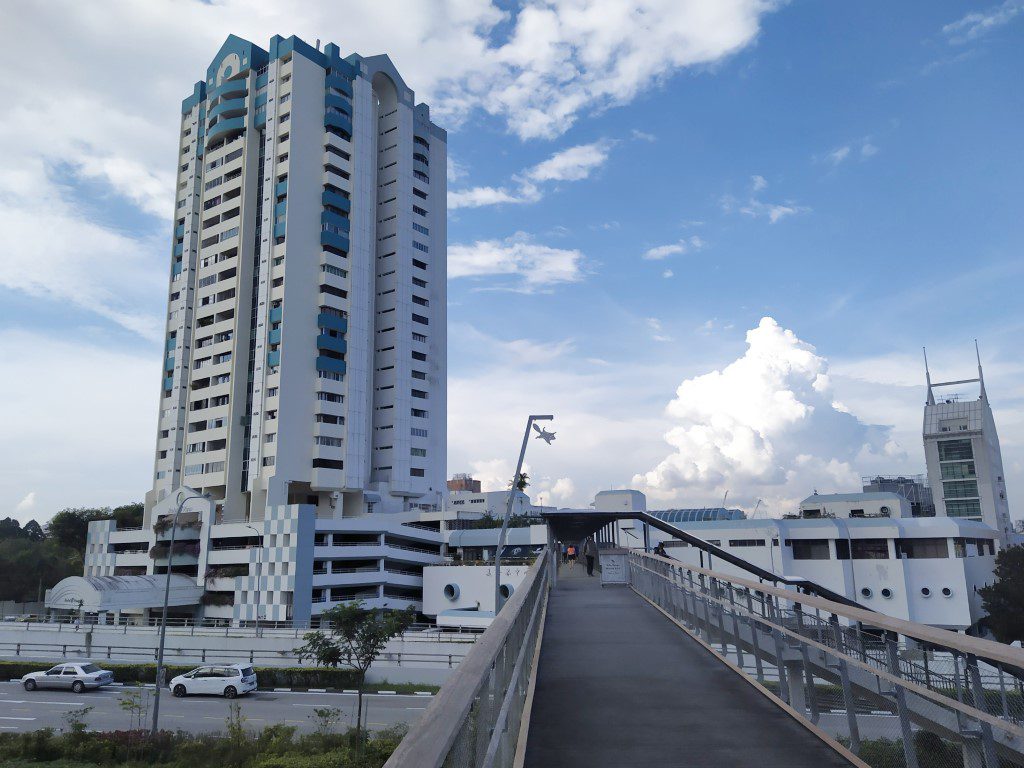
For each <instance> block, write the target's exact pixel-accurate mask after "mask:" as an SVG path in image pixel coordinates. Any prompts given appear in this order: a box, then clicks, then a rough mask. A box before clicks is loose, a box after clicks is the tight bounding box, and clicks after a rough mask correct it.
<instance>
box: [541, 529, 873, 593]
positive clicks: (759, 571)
mask: <svg viewBox="0 0 1024 768" xmlns="http://www.w3.org/2000/svg"><path fill="white" fill-rule="evenodd" d="M541 517H542V518H544V522H545V523H547V525H548V532H549V534H548V535H549V536H551V537H552V540H553V541H582V540H583V539H585V538H586V537H587V536H590V535H592V534H594V533H596V532H597V531H599V530H601V529H602V528H604V527H605V526H606V525H608V524H609V523H613V522H615V521H616V520H639V521H640V522H642V523H646V524H647V525H649V526H651V528H657V529H658V530H659V531H662V532H663V533H667V534H669V535H670V536H674V537H675V538H677V539H680V540H681V541H685V542H686V543H687V544H689V545H690V546H691V547H697V548H698V549H701V550H703V551H704V552H707V553H708V554H709V555H714V556H715V557H716V558H718V559H720V560H724V561H725V562H727V563H730V564H732V565H734V566H736V567H737V568H740V569H742V570H744V571H746V572H747V573H749V574H751V575H752V576H755V577H757V578H759V579H763V580H765V581H768V582H770V583H772V584H776V585H778V584H783V585H786V586H790V587H796V588H797V589H798V590H800V591H802V592H806V593H807V594H809V595H818V597H823V598H825V599H826V600H832V601H834V602H837V603H842V604H844V605H853V606H857V603H856V602H854V601H852V600H850V599H849V598H848V597H846V596H845V595H840V594H839V593H837V592H833V591H832V590H830V589H828V588H826V587H823V586H822V585H820V584H817V583H815V582H813V581H811V580H810V579H805V578H803V577H801V576H784V575H782V574H778V573H773V572H772V571H770V570H768V569H767V568H762V567H761V566H759V565H755V564H754V563H751V562H749V561H747V560H744V559H743V558H742V557H738V556H736V555H734V554H733V553H732V552H728V551H726V550H724V549H722V548H721V547H719V546H716V545H714V544H711V543H709V542H707V541H705V540H704V539H702V538H701V537H699V536H695V535H694V534H693V533H692V532H690V531H687V530H684V529H683V528H680V527H678V526H676V525H673V524H672V523H670V522H668V521H666V520H663V519H662V518H660V517H655V516H654V515H652V514H650V513H649V512H643V511H640V510H635V509H623V510H621V511H609V510H596V509H548V510H544V511H543V512H541ZM709 567H710V566H709Z"/></svg>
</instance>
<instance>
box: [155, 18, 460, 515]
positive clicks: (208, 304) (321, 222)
mask: <svg viewBox="0 0 1024 768" xmlns="http://www.w3.org/2000/svg"><path fill="white" fill-rule="evenodd" d="M318 48H319V45H318V46H317V47H316V48H314V47H312V46H309V45H307V44H306V43H304V42H302V41H301V40H299V39H297V38H294V37H292V38H289V39H287V40H285V39H282V38H281V37H274V38H273V39H272V40H271V41H270V46H269V51H265V50H263V49H261V48H259V47H257V46H256V45H254V44H252V43H250V42H248V41H245V40H241V39H239V38H237V37H234V36H231V37H229V38H228V40H227V41H226V42H225V43H224V45H223V47H222V48H221V50H220V52H219V53H218V54H217V56H216V58H215V59H214V61H213V63H212V64H211V65H210V67H209V68H208V69H207V72H206V77H205V78H204V80H203V81H202V82H199V83H197V84H196V86H195V90H194V92H193V94H192V95H191V96H189V97H188V98H187V99H185V101H184V102H183V104H182V118H181V143H180V147H179V153H178V175H177V198H176V203H175V223H174V241H173V248H172V268H171V278H170V286H169V291H168V293H169V298H168V316H167V334H166V358H165V364H164V371H165V373H164V379H163V383H162V389H161V409H160V420H159V434H158V438H157V447H156V461H155V469H154V473H155V474H154V482H153V491H152V493H151V494H150V496H149V498H148V499H147V501H148V504H147V506H148V507H149V508H151V507H152V506H153V504H155V503H156V502H157V501H159V499H161V498H163V497H164V496H165V495H166V494H167V493H168V492H169V491H170V490H171V489H173V488H175V487H177V486H179V485H187V486H190V487H193V488H197V489H199V490H201V491H204V492H208V493H210V494H212V496H213V498H214V500H215V503H216V509H217V517H218V520H220V521H223V522H229V521H243V520H248V521H252V520H261V519H263V517H264V516H265V510H266V509H267V508H268V507H274V506H279V505H286V504H309V505H314V506H316V507H317V511H318V512H317V513H318V516H342V517H348V516H357V515H360V514H363V513H369V512H376V511H402V510H408V509H413V508H417V507H418V506H424V507H436V506H437V505H439V504H440V503H441V502H442V500H443V494H444V492H445V490H446V487H445V451H446V445H445V428H446V403H445V397H446V391H445V390H446V384H445V372H446V359H445V354H446V330H445V328H446V317H445V295H446V291H445V276H446V267H445V261H446V258H445V256H446V229H445V226H446V224H445V215H446V206H445V197H446V181H445V167H446V158H447V154H446V135H445V132H444V131H443V130H442V129H440V128H438V127H437V126H436V125H434V124H433V123H432V122H431V121H430V114H429V109H428V107H427V105H425V104H418V105H417V104H415V103H414V100H413V93H412V91H411V90H410V89H409V88H408V86H406V85H405V83H404V81H403V80H402V78H401V77H400V75H399V74H398V72H397V70H396V69H395V67H394V66H393V64H392V63H391V61H390V59H388V57H387V56H372V57H366V58H364V57H360V56H358V55H353V56H349V57H347V58H342V56H341V54H340V52H339V50H338V47H337V46H336V45H333V44H331V45H327V46H326V47H325V48H324V49H323V50H322V51H321V50H318Z"/></svg>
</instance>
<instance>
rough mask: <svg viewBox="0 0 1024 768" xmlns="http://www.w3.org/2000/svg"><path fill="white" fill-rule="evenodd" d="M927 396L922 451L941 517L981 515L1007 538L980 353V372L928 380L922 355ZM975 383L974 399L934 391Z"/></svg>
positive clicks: (1002, 483)
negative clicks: (970, 375)
mask: <svg viewBox="0 0 1024 768" xmlns="http://www.w3.org/2000/svg"><path fill="white" fill-rule="evenodd" d="M925 379H926V381H927V384H928V400H927V402H926V403H925V407H924V430H923V431H924V455H925V461H926V462H927V466H928V479H929V482H930V484H931V487H932V493H933V495H934V500H935V513H936V515H938V516H940V517H961V518H966V519H968V520H981V521H982V522H985V523H987V524H988V525H990V526H992V527H993V528H995V529H996V531H998V532H999V534H1000V538H1001V539H1002V541H1003V543H1004V544H1005V543H1006V542H1007V541H1008V540H1009V538H1010V534H1011V532H1012V525H1011V522H1010V507H1009V503H1008V502H1007V499H1006V480H1005V476H1004V475H1003V457H1002V453H1001V451H1000V449H999V436H998V435H997V434H996V423H995V419H994V418H993V417H992V408H991V406H990V405H989V402H988V393H987V392H986V391H985V376H984V373H983V372H982V369H981V357H980V355H979V357H978V377H977V378H976V379H961V380H959V381H944V382H932V379H931V372H930V371H929V370H928V359H927V357H926V358H925ZM971 384H977V385H978V396H977V398H975V399H968V398H963V397H961V396H960V395H958V394H945V395H943V394H940V395H939V396H938V397H936V395H935V390H936V389H942V390H947V391H948V388H949V387H953V386H957V387H959V386H963V385H971Z"/></svg>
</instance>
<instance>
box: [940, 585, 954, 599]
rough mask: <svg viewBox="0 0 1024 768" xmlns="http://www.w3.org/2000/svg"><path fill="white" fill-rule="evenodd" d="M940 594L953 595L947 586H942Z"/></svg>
mask: <svg viewBox="0 0 1024 768" xmlns="http://www.w3.org/2000/svg"><path fill="white" fill-rule="evenodd" d="M942 596H943V597H952V596H953V590H952V589H950V588H949V587H943V588H942Z"/></svg>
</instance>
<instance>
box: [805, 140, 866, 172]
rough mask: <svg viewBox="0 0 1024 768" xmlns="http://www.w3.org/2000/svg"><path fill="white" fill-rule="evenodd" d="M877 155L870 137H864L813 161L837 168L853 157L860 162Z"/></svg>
mask: <svg viewBox="0 0 1024 768" xmlns="http://www.w3.org/2000/svg"><path fill="white" fill-rule="evenodd" d="M877 154H878V147H877V146H876V145H875V144H873V143H872V141H871V137H870V136H865V137H863V138H860V139H857V140H856V141H850V142H847V143H846V144H842V145H840V146H838V147H836V148H835V149H832V150H829V151H828V152H826V153H825V154H824V155H820V156H817V157H815V158H814V159H815V160H816V161H818V162H825V163H828V164H830V165H832V166H838V165H842V164H843V163H844V162H846V161H847V160H850V159H852V158H855V157H856V158H860V159H861V160H867V159H868V158H870V157H874V156H875V155H877Z"/></svg>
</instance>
